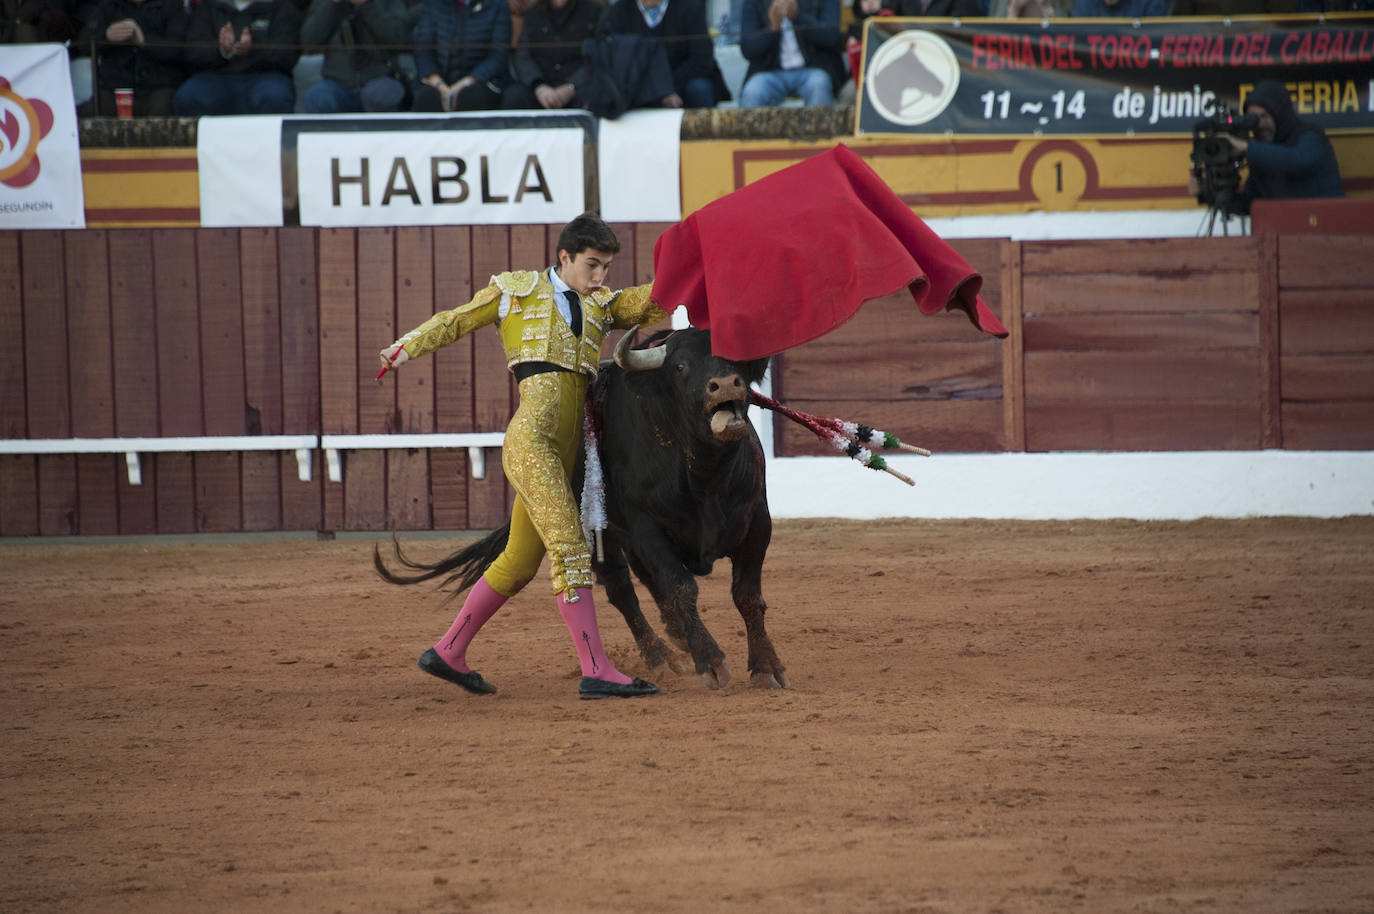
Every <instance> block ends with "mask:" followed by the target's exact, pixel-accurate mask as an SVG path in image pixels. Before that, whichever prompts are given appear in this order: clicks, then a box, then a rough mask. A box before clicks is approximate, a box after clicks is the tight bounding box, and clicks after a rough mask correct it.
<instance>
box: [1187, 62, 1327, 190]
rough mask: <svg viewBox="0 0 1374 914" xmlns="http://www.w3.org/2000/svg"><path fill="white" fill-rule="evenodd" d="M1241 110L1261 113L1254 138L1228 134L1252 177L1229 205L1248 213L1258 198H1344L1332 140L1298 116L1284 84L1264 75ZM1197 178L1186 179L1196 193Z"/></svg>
mask: <svg viewBox="0 0 1374 914" xmlns="http://www.w3.org/2000/svg"><path fill="white" fill-rule="evenodd" d="M1245 113H1246V114H1253V115H1255V116H1256V117H1258V118H1259V126H1258V127H1256V128H1255V138H1254V139H1252V140H1242V139H1240V138H1238V137H1233V136H1229V135H1228V136H1227V137H1226V140H1227V142H1228V143H1230V144H1231V147H1232V149H1233V150H1234V151H1235V152H1236V153H1237V154H1241V155H1244V156H1245V157H1246V159H1248V160H1249V162H1250V176H1249V177H1248V178H1246V180H1245V186H1244V187H1243V188H1241V190H1240V192H1239V193H1238V194H1236V198H1235V203H1234V205H1233V206H1232V210H1233V211H1234V212H1237V213H1242V214H1245V213H1249V212H1250V204H1251V203H1252V202H1254V201H1255V200H1257V199H1261V198H1263V199H1266V200H1285V199H1298V198H1307V197H1344V196H1345V189H1344V188H1343V187H1342V186H1341V169H1340V165H1339V164H1338V163H1337V162H1336V153H1335V150H1333V149H1332V148H1331V141H1330V140H1328V139H1327V138H1326V134H1325V133H1323V132H1322V130H1321V129H1320V128H1318V127H1314V126H1312V125H1311V124H1308V123H1305V122H1303V121H1301V120H1299V119H1298V116H1297V114H1296V113H1295V112H1294V111H1293V100H1292V98H1290V97H1289V95H1288V90H1287V89H1286V88H1284V85H1283V83H1281V82H1278V81H1277V80H1264V81H1263V82H1259V83H1256V84H1255V87H1254V88H1253V89H1252V90H1250V94H1249V95H1247V96H1246V97H1245ZM1196 182H1197V179H1196V178H1193V179H1191V180H1190V182H1189V190H1190V191H1191V192H1192V193H1193V194H1194V195H1196V194H1197V187H1196Z"/></svg>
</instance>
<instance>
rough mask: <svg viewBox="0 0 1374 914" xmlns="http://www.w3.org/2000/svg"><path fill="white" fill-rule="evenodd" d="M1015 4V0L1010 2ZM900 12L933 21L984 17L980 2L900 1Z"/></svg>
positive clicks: (964, 0) (970, 0)
mask: <svg viewBox="0 0 1374 914" xmlns="http://www.w3.org/2000/svg"><path fill="white" fill-rule="evenodd" d="M1012 2H1013V3H1014V2H1017V0H1012ZM1030 2H1038V0H1030ZM899 5H900V7H901V12H899V13H898V14H897V15H899V16H930V17H931V18H935V19H947V18H950V17H957V18H960V19H967V18H968V17H970V16H986V15H987V13H986V12H985V11H984V10H983V5H982V3H981V2H980V0H900V3H899Z"/></svg>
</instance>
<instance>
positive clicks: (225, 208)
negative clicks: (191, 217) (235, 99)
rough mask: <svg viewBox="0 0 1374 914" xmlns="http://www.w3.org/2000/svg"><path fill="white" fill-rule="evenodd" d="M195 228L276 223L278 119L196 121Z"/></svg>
mask: <svg viewBox="0 0 1374 914" xmlns="http://www.w3.org/2000/svg"><path fill="white" fill-rule="evenodd" d="M196 161H197V164H198V166H199V170H200V171H199V178H200V224H201V225H203V226H205V227H207V228H210V227H214V228H226V227H237V226H257V225H281V224H282V220H281V194H282V187H281V116H280V115H277V114H257V115H246V116H242V117H203V118H201V119H200V120H198V121H196Z"/></svg>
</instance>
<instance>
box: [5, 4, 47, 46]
mask: <svg viewBox="0 0 1374 914" xmlns="http://www.w3.org/2000/svg"><path fill="white" fill-rule="evenodd" d="M42 12H43V0H0V44H34V43H35V42H37V41H38V17H39V15H40V14H41V13H42Z"/></svg>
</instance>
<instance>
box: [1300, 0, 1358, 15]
mask: <svg viewBox="0 0 1374 914" xmlns="http://www.w3.org/2000/svg"><path fill="white" fill-rule="evenodd" d="M1296 5H1297V12H1299V13H1363V12H1368V11H1369V10H1374V0H1297V4H1296Z"/></svg>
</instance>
